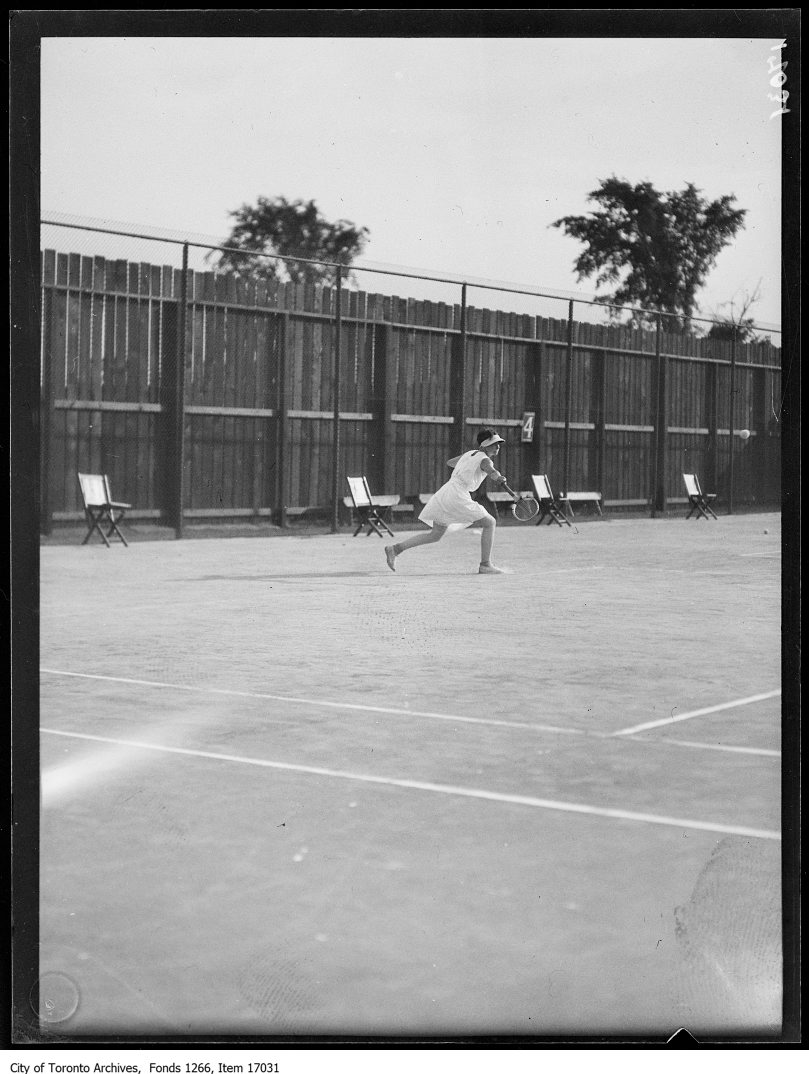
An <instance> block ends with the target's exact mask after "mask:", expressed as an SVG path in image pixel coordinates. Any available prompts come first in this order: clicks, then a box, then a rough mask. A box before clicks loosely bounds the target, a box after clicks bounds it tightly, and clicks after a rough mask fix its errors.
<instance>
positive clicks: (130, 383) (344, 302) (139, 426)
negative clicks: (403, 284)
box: [40, 250, 781, 532]
mask: <svg viewBox="0 0 809 1074" xmlns="http://www.w3.org/2000/svg"><path fill="white" fill-rule="evenodd" d="M338 293H340V295H341V309H340V317H339V359H340V378H339V415H340V418H339V434H338V437H337V438H336V437H335V435H334V412H335V395H334V389H335V375H334V371H335V358H336V350H337V347H336V344H337V333H338V318H337V308H336V306H337V296H338ZM465 297H466V289H465V288H464V291H463V301H462V302H461V303H459V304H458V305H454V306H453V305H447V304H444V303H436V302H426V301H424V302H422V301H416V300H413V299H409V298H400V297H396V296H390V295H380V294H370V293H364V292H359V291H355V290H348V289H347V288H345V287H343V288H342V290H341V291H340V292H338V290H337V289H336V288H328V287H327V288H321V287H315V286H311V285H293V284H268V283H266V282H262V281H260V280H243V279H238V278H236V277H233V276H225V275H217V274H214V273H201V272H193V271H190V270H185V271H183V270H181V269H177V268H176V267H171V266H156V265H149V264H133V263H130V262H127V261H108V260H105V259H104V258H100V257H86V256H81V255H79V254H63V253H56V252H55V251H52V250H47V251H45V252H44V253H43V254H42V349H41V356H40V357H41V384H42V408H41V425H40V428H41V518H42V528H43V531H45V532H47V531H48V530H49V529H50V528H51V526H52V523H53V522H60V521H73V520H75V519H78V518H80V517H81V514H82V511H81V501H80V495H79V487H78V481H77V478H76V474H77V472H79V471H88V472H105V473H108V474H109V476H110V480H111V485H112V489H113V494H114V496H115V497H116V498H119V499H123V500H126V501H128V502H130V503H132V504H133V505H135V509H134V510H133V511H132V512H131V516H132V517H135V518H137V517H140V518H152V519H155V520H159V521H161V522H165V523H166V524H169V525H174V526H175V527H178V529H179V530H180V531H181V528H182V525H183V522H184V520H189V519H195V518H217V517H218V518H223V519H225V518H228V519H233V518H239V517H247V518H260V517H273V518H274V519H275V520H276V521H280V522H281V524H285V520H286V516H287V511H288V510H291V509H293V508H302V507H322V508H324V509H327V510H328V509H333V507H334V500H335V497H334V491H335V488H338V489H339V494H340V496H342V495H344V494H345V493H347V487H346V484H345V476H346V475H348V474H366V475H367V476H368V479H369V482H370V485H371V488H372V490H373V491H374V492H377V493H398V494H399V495H400V496H401V497H402V498H403V499H409V498H415V497H417V496H418V494H419V493H423V492H431V491H433V490H434V489H435V488H436V487H437V486H438V485H439V484H440V483H441V482H442V481H444V480H445V478H446V475H447V470H446V459H447V458H448V457H449V456H450V455H453V454H455V453H457V452H459V451H461V450H465V449H466V448H467V447H469V446H472V445H473V444H474V437H475V434H476V432H477V431H478V429H479V428H481V427H483V426H485V425H491V426H493V427H495V428H496V429H497V430H498V431H499V432H500V433H501V435H503V436H504V437H505V439H506V444H505V445H504V448H503V451H502V453H501V456H500V462H499V463H498V465H501V466H502V469H503V471H504V472H505V473H506V474H507V475H508V477H509V480H510V483H511V484H512V487H514V486H517V485H519V486H520V487H523V488H526V487H528V485H529V476H530V474H531V473H547V474H549V476H550V479H551V484H552V486H553V487H554V488H555V489H556V490H557V491H562V490H563V487H564V485H565V484H567V486H568V488H569V489H571V490H575V489H592V488H595V489H598V490H600V491H601V492H602V493H603V495H604V499H605V505H606V506H608V507H610V506H611V507H613V508H638V507H643V506H648V507H649V508H650V509H652V510H655V511H658V512H661V513H662V512H665V510H666V508H667V506H668V504H670V503H677V502H681V501H682V500H683V487H682V473H683V471H696V472H697V473H698V474H699V475H700V478H701V480H702V483H703V486H704V487H705V488H706V489H707V488H710V489H711V491H716V492H717V493H718V494H719V496H720V498H722V499H724V500H725V501H726V502H727V501H728V498H729V497H730V496H732V497H733V499H735V501H737V502H739V503H744V502H752V501H756V502H772V503H776V502H778V500H779V496H780V489H779V476H778V475H779V441H778V436H777V430H778V423H777V421H775V420H774V416H775V414H776V413H777V408H778V400H779V399H780V377H781V370H780V358H781V355H780V349H779V348H776V347H774V346H772V345H771V344H769V343H760V344H745V345H739V346H737V347H735V348H733V347H732V345H731V344H730V343H729V342H718V341H714V340H708V339H705V338H695V337H686V336H676V335H667V334H665V333H655V332H650V331H641V330H634V329H629V328H626V327H606V326H602V325H594V324H587V323H583V322H578V323H577V322H575V321H571V320H569V319H559V320H556V319H549V318H539V317H532V316H528V315H522V314H513V313H504V312H499V311H495V310H490V309H478V308H473V307H470V306H467V305H466V302H465ZM571 308H572V307H571ZM580 308H581V307H580ZM731 399H732V400H733V406H732V412H731ZM528 413H533V414H534V416H535V418H534V425H533V438H532V439H530V440H526V441H523V439H522V430H523V424H524V418H525V415H526V414H528ZM742 428H747V429H750V430H751V433H752V434H753V435H752V436H751V437H750V439H748V440H747V441H741V440H740V439H739V438H738V437H735V436H732V435H731V432H732V430H739V429H742ZM335 441H337V443H335ZM335 446H336V447H337V459H338V463H337V467H336V468H335ZM731 473H732V478H733V484H732V488H731V486H730V484H729V480H730V474H731ZM335 478H336V483H335ZM565 479H566V480H565ZM733 499H731V500H730V503H731V505H732V503H733Z"/></svg>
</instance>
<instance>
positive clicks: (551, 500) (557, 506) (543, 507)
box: [531, 474, 571, 526]
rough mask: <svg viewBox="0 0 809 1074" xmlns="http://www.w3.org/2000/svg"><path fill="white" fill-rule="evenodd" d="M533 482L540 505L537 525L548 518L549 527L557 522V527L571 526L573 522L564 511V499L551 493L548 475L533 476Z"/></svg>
mask: <svg viewBox="0 0 809 1074" xmlns="http://www.w3.org/2000/svg"><path fill="white" fill-rule="evenodd" d="M531 482H532V484H533V486H534V495H535V496H536V498H537V503H538V504H539V515H538V517H537V525H538V526H539V525H540V524H541V523H542V522H543V521H544V519H546V518H547V520H548V525H549V526H550V524H551V522H555V523H556V525H557V526H570V525H571V521H570V519H569V518H568V517H567V514H566V513H565V509H564V498H557V497H556V496H554V494H553V492H551V483H550V481H548V477H547V474H531Z"/></svg>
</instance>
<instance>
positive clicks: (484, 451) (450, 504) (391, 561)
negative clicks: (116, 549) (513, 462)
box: [385, 429, 506, 574]
mask: <svg viewBox="0 0 809 1074" xmlns="http://www.w3.org/2000/svg"><path fill="white" fill-rule="evenodd" d="M477 441H478V446H477V447H476V448H474V449H473V450H472V451H466V452H464V454H463V455H459V456H458V458H457V459H451V460H450V465H452V467H453V470H452V476H451V477H450V479H449V481H447V482H446V484H444V485H442V486H441V488H440V489H439V490H438V491H437V492H436V493H434V494H433V495H432V496H431V497H430V499H429V500H428V501H427V503H426V504H425V505H424V510H423V511H422V512H421V514H420V515H419V519H420V520H421V521H422V522H425V523H426V524H427V525H428V526H429V527H430V529H429V531H428V532H427V533H416V534H414V536H413V537H408V538H407V540H404V541H397V543H396V544H389V545H387V546H386V548H385V557H386V558H387V561H388V566H389V567H390V569H391V570H392V571H395V570H396V563H395V560H396V557H397V556H399V555H401V554H402V552H405V551H406V550H407V549H408V548H416V547H417V546H418V545H420V544H434V543H435V542H436V541H440V540H441V538H442V537H443V536H444V534H445V533H446V532H447V530H450V529H464V528H465V527H467V526H480V527H481V534H480V566H479V567H478V574H504V573H505V572H504V571H502V570H501V569H500V568H499V567H495V566H494V564H493V563H492V560H491V555H492V544H493V543H494V531H495V527H496V526H497V521H496V519H495V518H494V517H493V516H492V515H490V514H489V512H488V511H487V510H486V508H485V507H484V506H483V504H481V503H477V501H476V500H473V499H472V495H471V494H472V493H473V492H474V491H475V489H477V488H479V487H480V486H481V485H482V484H483V482H484V481H485V480H486V478H487V477H489V478H491V479H492V480H494V481H496V482H497V483H498V484H501V485H505V484H506V479H505V477H503V475H502V474H501V473H500V472H499V471H498V470H496V469H495V466H494V463H493V462H492V459H494V458H495V457H496V456H497V454H498V452H499V451H500V445H501V444H504V443H505V441H504V440H503V438H502V436H498V435H497V433H495V432H492V430H491V429H483V430H481V432H479V433H478V436H477Z"/></svg>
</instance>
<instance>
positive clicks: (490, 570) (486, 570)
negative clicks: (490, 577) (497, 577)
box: [478, 563, 508, 574]
mask: <svg viewBox="0 0 809 1074" xmlns="http://www.w3.org/2000/svg"><path fill="white" fill-rule="evenodd" d="M507 573H508V572H507V571H504V570H503V569H502V568H501V567H495V566H494V565H493V564H491V563H489V564H488V565H487V566H485V567H484V566H483V564H482V563H481V565H480V566H479V567H478V574H507Z"/></svg>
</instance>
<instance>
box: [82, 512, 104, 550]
mask: <svg viewBox="0 0 809 1074" xmlns="http://www.w3.org/2000/svg"><path fill="white" fill-rule="evenodd" d="M85 515H86V518H87V525H88V527H89V528H88V530H87V536H86V537H85V538H84V540H83V541H82V542H81V543H82V544H83V545H85V544H87V542H88V541H89V540H90V538H91V537H92V536H93V533H94V532H96V531H97V532H98V536H99V537H100V538H101V540H102V541H103V542H104V544H105V545H106V546H107V548H109V547H110V542H109V541H108V540H107V538H106V537H105V536H104V531H103V530H102V529H101V526H100V525H99V522H100V521H101V519H102V518H103V512H99V513H98V514H95V513H94V512H93V511H91V510H90V509H89V508H88V510H87V511H86V512H85Z"/></svg>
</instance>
